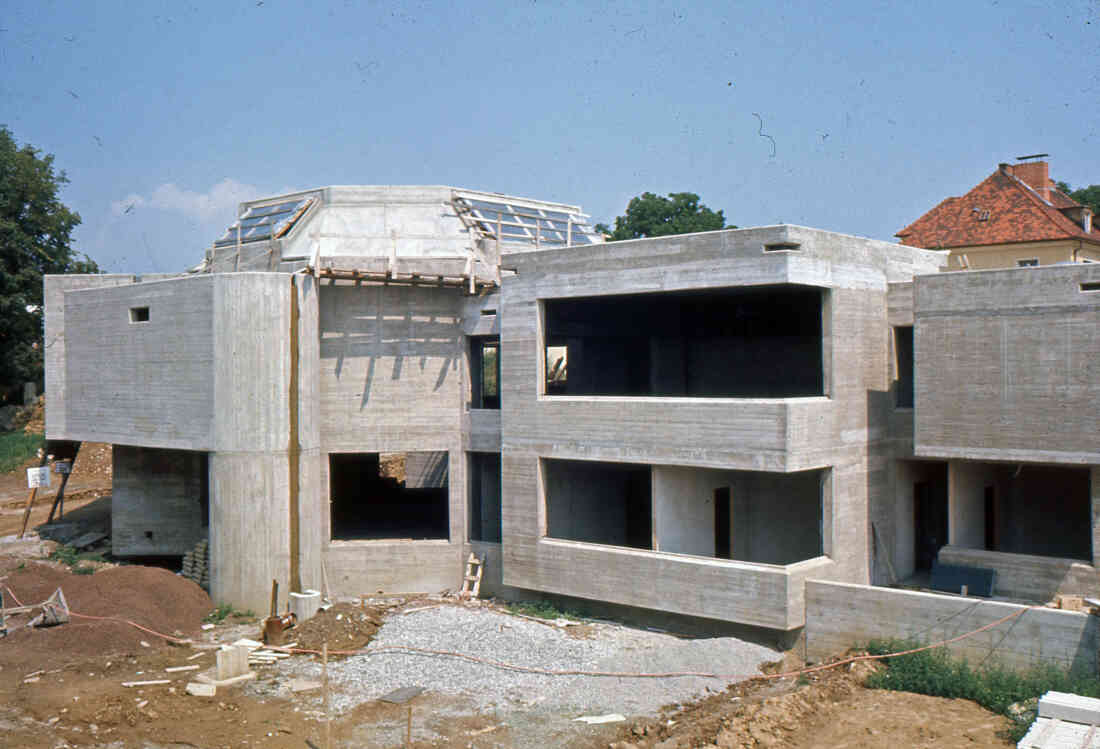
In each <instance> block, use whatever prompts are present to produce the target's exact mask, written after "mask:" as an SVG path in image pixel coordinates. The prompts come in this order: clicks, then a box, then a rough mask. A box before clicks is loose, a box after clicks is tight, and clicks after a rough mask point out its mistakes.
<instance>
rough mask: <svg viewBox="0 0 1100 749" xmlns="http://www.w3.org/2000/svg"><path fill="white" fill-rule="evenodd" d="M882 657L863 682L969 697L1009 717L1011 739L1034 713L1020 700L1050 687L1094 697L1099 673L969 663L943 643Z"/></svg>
mask: <svg viewBox="0 0 1100 749" xmlns="http://www.w3.org/2000/svg"><path fill="white" fill-rule="evenodd" d="M920 646H921V643H919V642H914V641H912V640H874V641H872V642H871V643H870V644H869V645H868V646H867V650H868V652H870V653H871V654H872V655H884V654H886V653H897V652H899V651H903V650H910V649H912V648H917V647H920ZM884 663H885V664H886V668H885V669H881V670H879V671H878V672H876V673H874V674H872V675H871V676H870V677H869V678H868V679H867V686H868V687H871V688H873V689H893V690H897V691H901V692H915V693H917V694H927V695H931V696H934V697H950V698H954V699H964V700H972V701H974V702H976V703H978V704H979V705H981V706H982V707H984V708H985V709H987V710H989V711H991V712H994V713H997V714H999V715H1004V716H1005V717H1007V718H1009V719H1010V720H1011V721H1012V727H1011V728H1010V729H1009V735H1008V737H1007V738H1010V739H1011V740H1012V741H1013V742H1016V741H1019V740H1020V739H1021V738H1023V736H1024V734H1026V733H1027V729H1028V726H1030V724H1031V722H1032V720H1034V718H1035V711H1034V710H1026V709H1025V710H1021V709H1020V708H1019V705H1020V703H1026V702H1027V701H1029V700H1034V699H1038V698H1039V697H1041V696H1042V695H1043V694H1044V693H1045V692H1047V691H1050V690H1054V691H1057V692H1071V693H1073V694H1080V695H1083V696H1086V697H1100V679H1097V678H1096V677H1095V676H1092V675H1090V674H1087V673H1084V672H1079V671H1067V670H1065V669H1060V668H1058V667H1056V666H1053V665H1051V664H1044V665H1040V666H1036V667H1035V668H1032V669H1031V670H1029V671H1024V672H1018V671H1013V670H1010V669H1008V668H1005V667H1004V666H1002V665H1000V664H998V663H992V664H988V663H987V664H983V665H981V666H978V667H975V666H972V665H970V664H969V663H968V662H967V661H966V660H965V659H959V658H953V657H951V655H950V654H948V652H947V650H946V649H945V648H934V649H932V650H924V651H921V652H919V653H911V654H910V655H901V656H895V657H893V658H886V659H884Z"/></svg>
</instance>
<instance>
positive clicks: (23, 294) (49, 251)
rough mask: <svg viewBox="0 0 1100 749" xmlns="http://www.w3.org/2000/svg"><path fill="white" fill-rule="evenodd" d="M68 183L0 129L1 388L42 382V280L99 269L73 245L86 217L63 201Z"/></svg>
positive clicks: (46, 159)
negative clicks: (61, 195) (75, 231)
mask: <svg viewBox="0 0 1100 749" xmlns="http://www.w3.org/2000/svg"><path fill="white" fill-rule="evenodd" d="M67 182H68V179H66V177H65V173H64V172H56V173H55V172H54V169H53V156H52V155H50V154H46V155H41V154H40V153H39V151H38V149H36V148H34V147H33V146H31V145H30V144H24V145H23V146H22V147H20V146H18V145H17V144H16V142H15V139H14V138H13V137H12V134H11V131H9V130H8V129H7V128H6V127H2V126H0V389H7V388H10V387H12V386H14V385H17V384H18V383H21V382H29V381H35V382H40V381H41V379H42V276H43V275H45V274H47V273H95V272H98V270H99V269H98V267H96V264H95V263H94V262H92V261H91V260H90V259H88V257H87V256H84V255H81V256H77V255H76V254H75V253H74V252H73V251H72V249H71V248H70V246H69V243H70V239H71V235H72V231H73V229H74V228H75V227H76V226H77V225H78V224H79V223H80V216H79V215H77V214H76V213H73V212H72V211H70V210H69V209H68V208H66V207H65V205H64V204H63V203H62V202H61V201H60V200H59V199H58V197H57V193H58V190H59V188H60V187H61V186H62V185H64V184H66V183H67Z"/></svg>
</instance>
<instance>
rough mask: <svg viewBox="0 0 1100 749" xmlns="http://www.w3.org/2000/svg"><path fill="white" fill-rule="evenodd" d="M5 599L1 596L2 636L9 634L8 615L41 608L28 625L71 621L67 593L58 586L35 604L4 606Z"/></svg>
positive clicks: (42, 625)
mask: <svg viewBox="0 0 1100 749" xmlns="http://www.w3.org/2000/svg"><path fill="white" fill-rule="evenodd" d="M3 603H4V599H3V598H2V597H0V636H2V635H5V634H7V631H8V630H7V617H9V616H14V615H16V614H28V613H30V612H32V611H38V610H39V609H41V613H39V614H38V616H36V617H34V618H33V619H31V620H30V621H29V622H27V626H28V627H52V626H55V625H57V624H65V623H67V622H68V621H69V604H68V603H67V602H66V601H65V594H64V593H62V592H61V588H58V589H57V590H55V591H54V592H53V595H51V596H50V597H49V598H47V599H46V600H45V601H43V602H42V603H39V604H36V605H34V606H13V607H10V608H3Z"/></svg>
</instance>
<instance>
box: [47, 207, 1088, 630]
mask: <svg viewBox="0 0 1100 749" xmlns="http://www.w3.org/2000/svg"><path fill="white" fill-rule="evenodd" d="M238 237H239V239H238ZM946 256H947V253H946V252H942V251H930V250H925V249H919V248H915V247H908V246H905V245H898V244H892V243H887V242H881V241H876V240H870V239H862V238H857V237H851V236H846V235H841V234H835V233H831V232H826V231H820V230H816V229H808V228H804V227H798V226H786V225H783V226H769V227H758V228H752V229H737V230H724V231H715V232H706V233H700V234H690V235H682V236H672V237H658V238H653V239H641V240H631V241H625V242H615V243H607V244H601V243H600V241H599V238H598V237H596V236H595V235H594V234H593V233H592V232H591V229H590V228H589V225H588V223H587V219H586V217H585V216H584V215H583V214H582V213H581V212H580V209H579V208H578V207H576V206H566V205H560V204H554V203H546V202H542V201H535V200H523V199H518V198H509V197H505V196H500V195H497V194H494V193H475V192H471V191H464V190H456V189H453V188H444V187H428V188H413V187H341V188H325V189H322V190H316V191H312V192H308V193H297V194H294V195H290V196H281V197H278V198H271V199H267V200H262V201H254V202H251V203H247V204H244V205H242V207H241V218H240V221H239V227H238V226H234V227H233V228H231V229H230V231H229V232H227V233H226V235H225V236H224V237H223V238H222V239H220V240H218V242H216V243H215V246H214V247H213V248H212V249H211V250H210V252H209V253H208V256H207V259H206V262H205V263H204V269H205V272H200V273H193V274H189V275H185V276H180V277H174V278H159V277H158V278H157V279H153V280H150V278H149V277H145V278H138V277H133V276H50V277H47V279H46V336H47V341H48V343H49V345H48V346H47V349H46V366H47V401H46V402H47V414H46V429H47V438H48V439H50V440H80V441H85V440H86V441H104V442H111V443H113V444H114V445H115V451H114V455H115V490H114V500H113V507H112V512H113V532H112V544H113V546H114V551H115V553H116V554H119V555H127V554H129V555H154V554H182V553H184V552H185V551H187V550H188V549H190V548H192V547H193V546H194V545H195V544H196V543H197V542H199V541H200V540H202V539H204V538H207V537H208V538H209V544H210V555H211V559H210V561H211V577H210V582H211V594H212V596H213V598H214V599H215V600H218V601H225V602H231V603H233V604H235V605H237V606H239V607H242V608H252V609H253V610H262V609H263V608H265V607H266V602H267V596H268V592H269V589H270V583H271V580H272V579H277V580H279V581H286V582H287V583H288V584H289V587H290V588H291V589H295V588H298V587H300V586H305V587H314V588H316V587H318V586H319V585H320V584H321V581H322V579H324V578H326V577H327V581H328V586H329V588H330V590H331V592H332V594H333V595H337V596H352V595H361V594H364V593H375V592H377V591H379V590H384V591H392V592H402V591H404V592H409V591H438V590H442V589H455V588H457V587H458V586H459V585H460V583H461V578H462V575H463V571H464V566H463V562H464V560H465V558H466V555H467V554H469V553H470V552H471V551H474V552H476V553H477V554H478V555H479V556H482V557H484V558H485V560H486V579H485V582H484V584H483V590H486V591H488V592H494V593H497V594H500V595H504V596H521V595H529V593H527V592H525V591H538V592H544V593H553V594H560V595H568V596H575V597H578V598H585V599H590V600H598V601H605V602H609V603H613V604H623V605H629V606H637V607H641V608H646V609H653V610H660V611H663V612H669V613H674V614H681V615H690V616H699V617H708V618H712V619H717V620H724V621H729V622H737V623H740V624H746V625H753V626H758V627H764V628H768V629H771V630H775V631H779V632H792V631H796V630H798V629H799V628H800V627H802V626H803V624H804V622H805V581H806V580H807V579H811V578H818V579H824V580H833V581H838V582H845V583H859V584H863V585H867V584H872V583H875V584H886V583H891V582H894V581H896V580H897V579H898V578H899V577H901V578H904V577H908V576H910V575H911V574H913V573H914V572H918V571H920V570H922V569H925V568H928V567H929V566H930V565H931V564H932V562H933V560H935V559H936V558H937V556H938V557H939V558H940V559H941V560H944V559H950V560H951V561H956V562H960V563H968V564H980V565H983V566H991V567H994V568H996V569H997V570H998V571H999V572H1000V573H1001V574H1000V576H999V577H998V585H999V588H998V590H999V592H1002V593H1005V594H1007V595H1014V596H1017V597H1022V598H1026V599H1028V600H1044V599H1045V597H1049V595H1051V594H1052V593H1053V592H1057V591H1059V590H1061V591H1063V592H1078V593H1081V592H1083V593H1088V594H1094V595H1096V594H1100V581H1098V579H1097V573H1096V567H1095V566H1094V562H1093V554H1094V549H1095V550H1096V553H1098V554H1100V468H1098V466H1100V443H1098V438H1097V436H1096V431H1095V424H1096V423H1097V422H1098V420H1100V413H1097V408H1098V405H1097V404H1100V398H1097V393H1098V392H1100V364H1098V363H1100V333H1098V332H1097V331H1100V325H1098V324H1097V323H1098V322H1100V265H1092V266H1088V265H1077V266H1073V267H1054V268H1038V269H1033V270H1008V271H986V272H975V273H961V274H940V273H939V272H938V271H939V270H940V269H941V268H942V266H943V265H944V263H945V260H946ZM1094 539H1097V540H1098V541H1097V542H1095V543H1094ZM945 545H946V546H945ZM902 615H903V612H902Z"/></svg>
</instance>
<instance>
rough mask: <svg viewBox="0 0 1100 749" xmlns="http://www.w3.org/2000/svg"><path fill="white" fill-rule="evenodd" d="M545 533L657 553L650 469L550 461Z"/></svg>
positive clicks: (546, 469)
mask: <svg viewBox="0 0 1100 749" xmlns="http://www.w3.org/2000/svg"><path fill="white" fill-rule="evenodd" d="M543 466H544V478H545V487H546V534H547V535H548V536H551V537H553V538H561V539H566V540H569V541H587V542H590V543H597V544H610V545H613V546H628V547H631V548H635V549H652V548H653V525H652V517H653V510H652V508H653V498H652V487H651V478H650V469H649V466H645V465H637V464H633V463H596V462H590V461H584V460H545V461H543Z"/></svg>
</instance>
